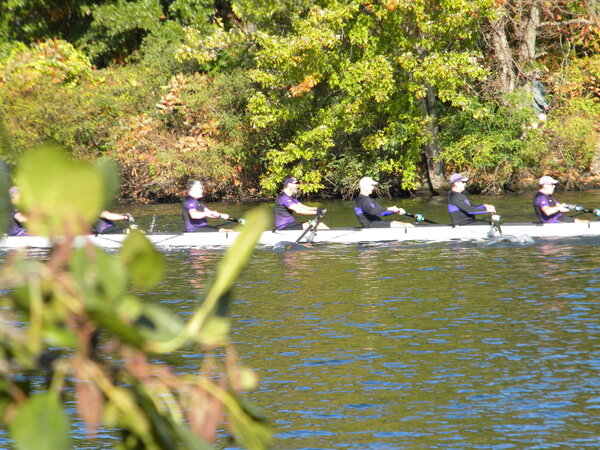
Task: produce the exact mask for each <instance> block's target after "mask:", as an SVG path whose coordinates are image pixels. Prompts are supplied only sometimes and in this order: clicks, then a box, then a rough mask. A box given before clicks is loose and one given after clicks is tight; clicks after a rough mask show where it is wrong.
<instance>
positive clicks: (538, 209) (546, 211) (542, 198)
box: [533, 175, 589, 223]
mask: <svg viewBox="0 0 600 450" xmlns="http://www.w3.org/2000/svg"><path fill="white" fill-rule="evenodd" d="M557 183H558V180H555V179H554V178H552V177H551V176H548V175H544V176H543V177H541V178H540V179H539V181H538V184H539V185H540V189H539V190H538V191H537V192H536V193H535V197H534V199H533V210H534V211H535V215H536V216H537V218H538V219H539V220H540V222H542V223H574V222H589V221H588V220H585V219H576V218H574V217H569V216H565V215H563V213H566V212H568V211H570V208H569V207H568V206H567V205H566V204H564V203H558V202H557V201H556V200H555V199H554V198H553V197H552V194H553V193H554V189H555V187H556V184H557Z"/></svg>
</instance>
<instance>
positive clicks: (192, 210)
mask: <svg viewBox="0 0 600 450" xmlns="http://www.w3.org/2000/svg"><path fill="white" fill-rule="evenodd" d="M203 196H204V185H203V183H202V182H201V181H199V180H191V181H190V182H188V184H187V194H186V196H185V199H184V200H183V206H182V209H181V215H182V217H183V225H184V228H185V232H186V233H194V232H207V231H221V232H227V231H233V230H231V229H229V228H220V227H217V226H211V225H209V224H208V219H225V220H228V219H229V214H226V213H220V212H218V211H213V210H210V209H208V208H207V207H206V206H205V205H203V204H202V203H200V202H199V201H198V200H199V199H201V198H202V197H203Z"/></svg>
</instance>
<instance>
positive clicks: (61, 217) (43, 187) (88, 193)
mask: <svg viewBox="0 0 600 450" xmlns="http://www.w3.org/2000/svg"><path fill="white" fill-rule="evenodd" d="M15 180H16V184H17V185H18V186H19V187H20V188H21V204H22V206H23V209H24V213H25V214H26V215H27V217H28V223H27V227H28V229H29V231H30V232H31V233H32V234H39V235H44V236H47V235H50V236H56V235H63V234H65V233H71V234H82V233H86V232H88V229H89V224H91V223H92V222H94V221H95V220H96V218H97V216H98V213H99V212H100V210H101V208H102V203H103V198H104V197H103V192H104V188H105V186H104V181H103V179H102V176H101V175H100V173H99V171H98V170H97V169H95V168H94V167H93V166H92V165H91V164H88V163H86V162H83V161H72V160H70V159H69V158H68V156H67V154H66V153H65V152H64V151H63V150H62V149H60V148H58V147H39V148H36V149H33V150H30V151H29V152H28V153H26V154H25V156H24V157H23V158H22V159H21V161H20V164H19V169H18V172H17V174H16V177H15Z"/></svg>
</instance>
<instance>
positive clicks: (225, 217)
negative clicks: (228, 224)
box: [219, 213, 229, 220]
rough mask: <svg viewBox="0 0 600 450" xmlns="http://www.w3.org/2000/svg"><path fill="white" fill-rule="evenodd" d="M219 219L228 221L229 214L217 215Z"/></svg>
mask: <svg viewBox="0 0 600 450" xmlns="http://www.w3.org/2000/svg"><path fill="white" fill-rule="evenodd" d="M219 219H224V220H228V219H229V214H226V213H222V214H219Z"/></svg>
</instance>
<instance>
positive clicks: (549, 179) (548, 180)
mask: <svg viewBox="0 0 600 450" xmlns="http://www.w3.org/2000/svg"><path fill="white" fill-rule="evenodd" d="M557 183H558V180H555V179H554V178H552V177H551V176H549V175H544V176H543V177H542V178H540V181H539V184H540V186H543V185H545V184H557Z"/></svg>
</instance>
